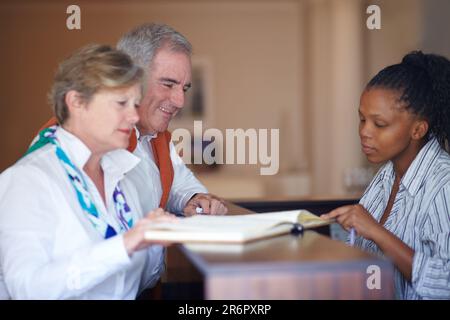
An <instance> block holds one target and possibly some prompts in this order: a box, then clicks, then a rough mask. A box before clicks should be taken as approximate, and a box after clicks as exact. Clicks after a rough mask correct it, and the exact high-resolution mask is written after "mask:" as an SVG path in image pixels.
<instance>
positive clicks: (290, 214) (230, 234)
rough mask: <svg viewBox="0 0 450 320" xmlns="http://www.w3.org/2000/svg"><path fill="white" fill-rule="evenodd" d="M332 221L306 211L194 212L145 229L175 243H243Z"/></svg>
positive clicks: (148, 236)
mask: <svg viewBox="0 0 450 320" xmlns="http://www.w3.org/2000/svg"><path fill="white" fill-rule="evenodd" d="M332 222H334V221H333V220H324V219H322V218H319V217H318V216H316V215H314V214H312V213H310V212H308V211H306V210H292V211H278V212H270V213H258V214H247V215H226V216H210V215H196V216H192V217H187V218H181V219H180V220H179V221H176V222H163V223H156V224H153V225H152V226H151V227H149V229H148V230H147V231H146V233H145V238H146V239H147V240H152V241H169V242H178V243H191V242H214V243H245V242H249V241H253V240H257V239H262V238H267V237H272V236H277V235H281V234H286V233H289V232H291V230H292V229H293V227H294V226H295V225H297V226H298V225H300V226H301V227H302V228H303V229H310V228H315V227H320V226H325V225H328V224H330V223H332Z"/></svg>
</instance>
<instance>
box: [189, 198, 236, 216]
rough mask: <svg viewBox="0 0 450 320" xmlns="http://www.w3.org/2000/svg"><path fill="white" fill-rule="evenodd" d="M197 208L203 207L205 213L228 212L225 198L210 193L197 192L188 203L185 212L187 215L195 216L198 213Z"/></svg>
mask: <svg viewBox="0 0 450 320" xmlns="http://www.w3.org/2000/svg"><path fill="white" fill-rule="evenodd" d="M197 208H202V210H203V214H212V215H223V214H226V213H227V212H228V209H227V207H226V206H225V202H224V200H222V199H220V198H218V197H216V196H214V195H212V194H209V193H197V194H196V195H195V196H193V197H192V198H191V200H189V201H188V203H186V206H185V207H184V209H183V212H184V214H185V215H186V216H193V215H195V214H197V211H196V209H197Z"/></svg>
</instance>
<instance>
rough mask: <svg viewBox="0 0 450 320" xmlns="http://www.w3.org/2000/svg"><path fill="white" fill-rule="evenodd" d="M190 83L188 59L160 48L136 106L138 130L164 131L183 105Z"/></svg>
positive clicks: (147, 131)
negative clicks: (140, 99) (145, 87)
mask: <svg viewBox="0 0 450 320" xmlns="http://www.w3.org/2000/svg"><path fill="white" fill-rule="evenodd" d="M190 87H191V59H190V57H189V56H188V55H186V54H185V53H182V52H172V51H170V50H169V49H167V48H161V49H159V50H158V52H157V53H156V56H155V57H154V59H153V62H152V65H151V67H150V70H149V72H148V78H147V89H146V90H147V91H146V93H145V96H144V99H143V101H142V103H141V106H140V108H139V109H138V113H139V118H140V120H139V122H138V129H139V131H140V132H141V134H152V133H156V132H164V131H165V130H167V127H168V126H169V122H170V120H171V119H172V118H173V117H174V116H175V115H176V114H177V112H178V111H179V110H180V109H181V108H183V106H184V98H185V94H186V91H187V90H188V89H189V88H190Z"/></svg>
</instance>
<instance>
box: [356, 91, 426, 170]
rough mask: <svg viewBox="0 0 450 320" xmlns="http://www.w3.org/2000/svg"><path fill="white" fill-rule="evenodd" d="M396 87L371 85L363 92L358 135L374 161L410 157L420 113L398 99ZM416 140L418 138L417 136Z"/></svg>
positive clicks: (367, 154) (406, 159)
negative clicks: (406, 107)
mask: <svg viewBox="0 0 450 320" xmlns="http://www.w3.org/2000/svg"><path fill="white" fill-rule="evenodd" d="M399 97H400V95H399V93H398V92H397V91H394V90H388V89H380V88H371V89H369V90H366V91H364V92H363V94H362V95H361V102H360V107H359V119H360V122H359V137H360V139H361V147H362V151H363V152H364V154H365V155H366V157H367V159H368V160H369V161H370V162H372V163H382V162H385V161H388V160H392V161H394V162H396V161H400V162H402V161H408V160H409V159H410V158H411V154H412V152H416V151H415V150H417V149H416V148H415V147H414V146H413V142H414V139H413V136H414V134H413V133H414V131H415V129H416V126H417V121H418V120H417V117H416V116H415V115H413V114H412V113H411V112H409V111H408V110H407V109H405V107H404V105H403V104H402V103H400V102H399V101H398V99H399ZM416 140H417V139H416Z"/></svg>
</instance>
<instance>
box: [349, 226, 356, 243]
mask: <svg viewBox="0 0 450 320" xmlns="http://www.w3.org/2000/svg"><path fill="white" fill-rule="evenodd" d="M355 236H356V231H355V228H351V229H350V245H351V246H353V245H354V244H355Z"/></svg>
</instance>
